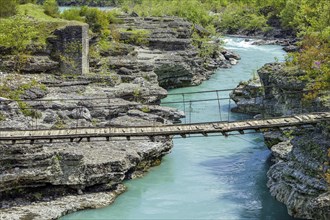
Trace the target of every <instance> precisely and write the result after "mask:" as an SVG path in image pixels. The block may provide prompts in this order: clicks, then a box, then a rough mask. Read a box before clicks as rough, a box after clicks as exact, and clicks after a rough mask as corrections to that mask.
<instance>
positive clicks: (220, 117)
mask: <svg viewBox="0 0 330 220" xmlns="http://www.w3.org/2000/svg"><path fill="white" fill-rule="evenodd" d="M217 100H218V108H219V119H220V121H222V115H221V105H220V99H219V91H218V90H217Z"/></svg>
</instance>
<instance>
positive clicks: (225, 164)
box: [62, 39, 292, 220]
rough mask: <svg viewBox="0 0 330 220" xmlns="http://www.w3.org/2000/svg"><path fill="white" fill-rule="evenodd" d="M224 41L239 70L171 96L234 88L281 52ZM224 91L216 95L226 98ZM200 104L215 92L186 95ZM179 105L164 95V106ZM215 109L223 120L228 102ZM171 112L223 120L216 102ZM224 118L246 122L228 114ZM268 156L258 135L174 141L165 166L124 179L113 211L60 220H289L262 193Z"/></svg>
mask: <svg viewBox="0 0 330 220" xmlns="http://www.w3.org/2000/svg"><path fill="white" fill-rule="evenodd" d="M226 41H227V48H230V49H233V50H235V51H236V52H238V53H239V54H240V55H241V57H242V60H241V61H240V63H239V64H238V65H236V66H234V67H233V68H231V69H221V70H219V71H218V72H217V73H216V74H215V75H213V76H212V78H211V80H209V81H207V82H204V83H203V84H202V85H200V86H197V87H190V88H182V89H175V90H172V91H170V93H172V94H173V93H180V92H191V91H203V90H216V89H227V88H233V87H235V86H236V85H237V84H238V82H239V81H241V80H247V79H249V78H250V77H251V76H252V72H253V71H254V70H256V69H257V68H259V67H261V66H262V65H263V64H264V63H267V62H272V61H274V57H277V58H278V59H280V60H281V59H283V55H284V52H283V51H282V50H281V48H280V47H278V46H253V45H251V44H250V43H249V42H245V41H244V40H243V39H227V40H226ZM228 93H229V92H225V93H220V94H219V95H220V97H223V98H225V97H228ZM201 98H216V93H210V94H193V95H186V96H185V100H190V99H201ZM181 99H182V96H169V97H168V98H166V99H165V100H164V102H165V101H174V100H181ZM220 104H221V105H220V106H221V117H222V118H223V119H226V118H228V112H227V110H228V105H229V102H228V100H225V101H223V102H222V103H220ZM231 104H232V103H231ZM172 106H174V107H177V108H180V109H182V110H183V109H186V113H187V118H186V119H185V120H186V121H187V122H188V121H192V122H198V121H215V120H219V119H220V115H219V113H218V109H219V108H218V103H217V101H210V102H206V103H202V104H197V103H192V105H191V106H190V105H186V106H183V105H182V104H177V105H175V104H173V105H172ZM229 117H230V119H231V120H237V119H241V118H244V117H247V116H244V115H242V114H234V113H231V114H229ZM190 118H191V119H190ZM183 121H184V120H183ZM269 155H270V152H269V150H268V149H267V148H266V147H265V145H264V143H263V138H262V136H261V135H260V134H245V135H235V136H229V137H227V138H225V137H223V136H213V137H191V138H186V139H182V138H175V139H174V148H173V151H172V153H171V154H169V155H167V156H166V157H164V159H163V162H162V164H161V165H160V166H158V167H155V168H152V169H151V171H150V172H149V173H148V174H147V175H146V176H145V177H144V178H141V179H137V180H132V181H127V182H126V183H125V184H126V185H127V186H128V191H127V192H126V193H124V194H122V195H121V196H119V197H118V198H117V200H116V201H115V203H114V204H113V205H111V206H109V207H106V208H102V209H97V210H86V211H81V212H77V213H73V214H70V215H68V216H65V217H63V218H62V219H63V220H64V219H65V220H67V219H212V220H213V219H262V220H264V219H267V220H277V219H281V220H285V219H292V218H291V217H290V216H289V215H288V214H287V211H286V208H285V206H284V205H282V204H281V203H279V202H277V201H276V200H275V199H274V198H272V197H271V196H270V194H269V192H268V189H267V187H266V181H267V178H266V172H267V170H268V168H269V162H268V158H269Z"/></svg>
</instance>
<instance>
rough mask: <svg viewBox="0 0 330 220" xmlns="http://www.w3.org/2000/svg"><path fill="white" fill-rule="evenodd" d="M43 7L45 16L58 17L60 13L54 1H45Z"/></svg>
mask: <svg viewBox="0 0 330 220" xmlns="http://www.w3.org/2000/svg"><path fill="white" fill-rule="evenodd" d="M43 6H44V10H45V14H47V15H49V16H52V17H58V16H59V14H60V12H59V8H58V5H57V1H56V0H46V1H45V2H44V4H43Z"/></svg>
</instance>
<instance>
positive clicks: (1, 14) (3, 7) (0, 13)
mask: <svg viewBox="0 0 330 220" xmlns="http://www.w3.org/2000/svg"><path fill="white" fill-rule="evenodd" d="M16 13H17V3H16V0H0V18H5V17H9V16H13V15H15V14H16ZM0 32H1V29H0Z"/></svg>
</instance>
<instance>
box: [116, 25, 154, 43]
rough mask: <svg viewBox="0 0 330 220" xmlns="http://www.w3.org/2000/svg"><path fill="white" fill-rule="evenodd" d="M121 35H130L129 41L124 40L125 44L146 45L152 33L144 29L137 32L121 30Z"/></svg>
mask: <svg viewBox="0 0 330 220" xmlns="http://www.w3.org/2000/svg"><path fill="white" fill-rule="evenodd" d="M119 32H120V33H122V34H126V35H128V39H126V40H124V42H125V43H129V44H135V45H139V46H141V45H146V44H147V43H148V37H149V35H150V32H149V31H147V30H144V29H135V30H119Z"/></svg>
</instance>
